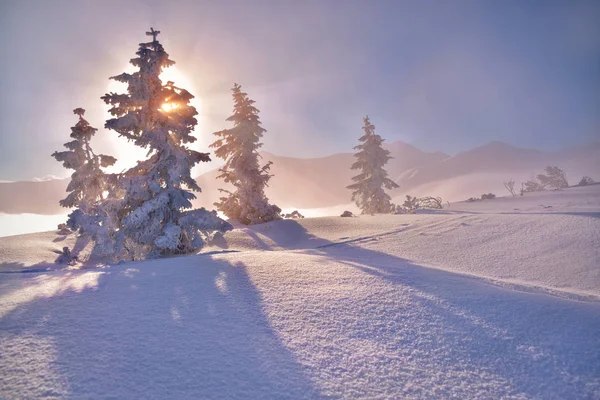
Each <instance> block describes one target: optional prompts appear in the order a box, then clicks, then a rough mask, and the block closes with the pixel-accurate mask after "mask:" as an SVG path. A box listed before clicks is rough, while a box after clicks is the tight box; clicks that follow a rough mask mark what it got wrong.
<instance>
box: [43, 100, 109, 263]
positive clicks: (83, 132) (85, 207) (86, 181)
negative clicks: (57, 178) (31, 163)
mask: <svg viewBox="0 0 600 400" xmlns="http://www.w3.org/2000/svg"><path fill="white" fill-rule="evenodd" d="M73 113H75V115H77V116H79V121H78V122H77V124H76V125H75V126H73V127H71V135H70V136H71V137H72V138H73V139H74V140H72V141H70V142H68V143H65V147H66V148H67V149H69V150H68V151H61V152H58V151H57V152H54V153H53V154H52V157H54V158H56V160H57V161H60V162H62V163H63V165H64V167H65V168H68V169H73V170H75V172H73V174H72V175H71V181H70V182H69V185H68V186H67V192H69V194H68V195H67V197H66V198H65V199H63V200H61V201H60V205H61V206H63V207H67V208H76V210H74V211H73V212H72V213H71V214H69V219H68V221H67V226H68V227H69V228H71V229H73V230H77V231H80V232H82V233H86V234H88V235H89V236H90V238H91V239H92V240H94V242H95V246H94V250H93V252H92V255H98V256H103V255H105V254H107V253H112V245H113V241H112V238H111V237H112V234H113V231H112V230H111V229H110V225H111V224H110V215H109V214H108V213H107V211H106V206H107V205H106V204H105V203H106V202H107V201H109V200H108V198H107V197H109V196H111V195H113V194H114V190H115V189H114V187H113V184H112V179H111V178H110V176H109V175H106V174H104V172H103V171H102V168H105V167H109V166H111V165H113V164H114V163H115V162H116V161H117V160H116V159H115V158H114V157H111V156H106V155H103V154H95V153H94V152H93V150H92V148H91V146H90V140H91V139H92V136H94V134H95V133H96V131H97V129H96V128H93V127H92V126H90V124H89V123H88V122H87V121H86V120H85V119H84V118H83V115H84V114H85V110H84V109H82V108H76V109H75V110H73Z"/></svg>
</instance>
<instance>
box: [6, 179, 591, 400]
mask: <svg viewBox="0 0 600 400" xmlns="http://www.w3.org/2000/svg"><path fill="white" fill-rule="evenodd" d="M225 238H226V240H225V241H222V242H220V243H215V244H214V245H213V246H211V247H208V248H206V249H205V250H204V251H203V254H199V255H195V256H189V257H177V258H170V259H163V260H153V261H145V262H133V263H124V264H120V265H111V266H88V267H86V268H82V269H79V270H72V269H57V268H56V267H55V266H54V265H53V264H51V262H52V261H53V260H54V258H55V257H56V254H55V253H53V250H58V249H60V248H62V247H63V246H65V245H68V246H71V247H73V246H74V245H75V246H78V247H81V248H84V246H85V243H76V239H75V238H70V237H62V236H58V235H56V234H55V233H53V232H48V233H39V234H30V235H22V236H11V237H6V238H2V239H0V271H1V272H0V398H109V397H112V398H148V399H151V398H156V399H162V398H203V399H210V398H219V399H221V398H230V399H236V398H240V399H242V398H243V399H249V398H252V399H261V398H269V399H270V398H277V399H285V398H294V399H295V398H460V399H488V398H489V399H496V398H515V399H517V398H518V399H520V398H536V399H596V398H600V301H599V300H600V250H599V249H600V186H595V187H589V188H574V189H568V190H564V191H560V192H548V193H541V194H529V195H527V196H525V197H516V198H499V199H495V200H487V201H481V202H475V203H455V204H451V206H450V209H449V210H444V211H443V212H440V213H434V214H417V215H397V216H375V217H371V216H361V217H358V218H340V217H326V218H310V219H308V218H307V219H304V220H285V221H277V222H273V223H269V224H264V225H258V226H252V227H240V228H238V229H236V230H234V231H233V232H229V233H228V234H226V236H225ZM82 254H85V251H83V253H82ZM47 269H49V270H47Z"/></svg>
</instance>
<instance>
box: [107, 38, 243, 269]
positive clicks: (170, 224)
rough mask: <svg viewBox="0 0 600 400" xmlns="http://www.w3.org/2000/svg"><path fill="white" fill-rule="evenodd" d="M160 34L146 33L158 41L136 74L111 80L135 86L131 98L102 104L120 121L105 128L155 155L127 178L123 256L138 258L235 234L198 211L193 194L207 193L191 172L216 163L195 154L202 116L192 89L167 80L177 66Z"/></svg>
mask: <svg viewBox="0 0 600 400" xmlns="http://www.w3.org/2000/svg"><path fill="white" fill-rule="evenodd" d="M159 33H160V32H159V31H155V30H154V29H152V28H151V29H150V32H146V34H147V35H148V36H152V41H150V42H147V43H141V44H140V47H139V50H138V51H137V53H136V54H137V57H136V58H133V59H132V60H131V61H130V63H131V64H132V65H134V66H135V67H137V68H138V70H137V71H136V72H134V73H131V74H129V73H123V74H121V75H117V76H113V77H112V78H111V79H114V80H116V81H118V82H123V83H125V84H127V93H122V94H117V93H108V94H106V95H105V96H103V97H102V99H103V100H104V101H105V103H106V104H109V105H110V106H111V108H110V110H109V112H110V114H111V115H112V116H113V118H111V119H109V120H107V121H106V124H105V127H106V128H108V129H111V130H114V131H116V132H117V133H118V134H119V135H120V136H123V137H125V138H126V139H128V140H130V141H132V142H133V143H134V144H135V145H137V146H139V147H142V148H144V149H146V150H148V158H147V159H145V160H141V161H139V162H138V163H137V165H136V166H134V167H132V168H131V169H129V170H127V171H125V172H124V173H123V174H122V175H121V176H120V177H119V185H120V186H121V188H122V190H123V200H122V202H121V204H120V205H119V210H118V212H117V213H118V215H119V234H118V238H117V239H118V241H117V243H118V249H117V250H121V249H125V251H126V252H127V253H128V254H129V256H130V257H133V258H145V257H158V256H163V255H170V254H179V253H188V252H192V251H196V250H198V249H200V248H201V247H202V246H203V245H204V243H205V238H206V237H207V236H209V235H210V234H212V233H214V232H215V231H220V232H224V231H227V230H230V229H232V227H231V225H230V224H228V223H227V222H225V221H223V220H222V219H220V218H219V217H218V216H217V214H216V212H215V211H207V210H205V209H204V208H202V209H197V210H190V208H191V207H192V203H191V200H193V199H195V198H196V196H195V195H194V194H193V193H192V192H191V191H200V187H198V184H197V183H196V181H195V180H194V179H193V178H192V177H191V169H192V167H193V166H194V165H196V164H197V163H199V162H208V161H210V157H209V155H208V153H200V152H198V151H195V150H192V149H190V148H189V147H188V145H189V144H191V143H193V142H195V141H196V138H195V137H194V136H192V131H193V130H194V128H195V126H196V124H197V120H196V118H195V116H196V115H197V114H198V113H197V111H196V108H195V107H193V106H192V105H190V104H189V102H190V100H191V99H192V98H193V96H192V95H191V94H190V93H189V92H188V91H187V90H185V89H182V88H179V87H176V86H175V84H174V83H173V82H167V83H166V84H163V82H162V80H161V78H160V74H161V72H162V70H163V69H164V68H167V67H169V66H171V65H173V64H174V61H172V60H170V59H169V55H168V54H167V53H166V52H165V50H164V48H163V46H162V45H161V44H160V42H159V41H158V40H157V39H156V36H157V35H158V34H159Z"/></svg>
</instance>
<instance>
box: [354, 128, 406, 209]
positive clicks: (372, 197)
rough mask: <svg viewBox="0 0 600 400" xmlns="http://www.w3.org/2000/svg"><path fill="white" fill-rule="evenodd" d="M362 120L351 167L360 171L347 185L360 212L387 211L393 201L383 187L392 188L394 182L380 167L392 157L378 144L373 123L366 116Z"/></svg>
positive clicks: (381, 140) (391, 207) (377, 136)
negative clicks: (361, 131)
mask: <svg viewBox="0 0 600 400" xmlns="http://www.w3.org/2000/svg"><path fill="white" fill-rule="evenodd" d="M363 121H364V125H363V131H364V134H363V136H361V137H360V139H358V140H359V141H360V144H359V145H358V146H355V147H354V149H355V150H357V152H356V154H355V155H354V156H355V157H356V158H357V160H356V162H355V163H354V164H352V167H351V169H353V170H354V169H356V170H359V171H360V173H359V174H358V175H356V176H355V177H353V178H352V180H353V181H354V182H355V183H353V184H352V185H350V186H348V187H347V188H348V189H350V190H352V201H354V202H355V203H356V205H357V206H358V208H360V210H361V212H362V214H377V213H389V212H392V211H393V204H392V202H391V198H390V196H389V195H388V194H387V193H386V192H385V190H384V189H395V188H397V187H398V185H397V184H396V183H394V182H393V181H392V180H391V179H389V178H388V177H387V176H388V174H387V172H386V170H385V169H384V168H383V167H384V165H385V164H386V163H387V162H388V160H389V159H391V158H392V157H390V152H389V151H387V150H385V149H384V148H383V147H382V146H381V145H382V143H383V139H382V138H381V136H379V135H377V134H375V126H374V125H373V124H371V121H369V117H368V116H366V117H365V118H364V120H363Z"/></svg>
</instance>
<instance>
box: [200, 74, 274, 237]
mask: <svg viewBox="0 0 600 400" xmlns="http://www.w3.org/2000/svg"><path fill="white" fill-rule="evenodd" d="M232 91H233V102H234V108H233V115H232V116H230V117H229V118H227V121H231V122H233V128H230V129H224V130H222V131H218V132H215V133H214V135H215V136H217V137H219V139H218V140H216V141H215V142H214V143H213V144H212V145H211V146H210V147H213V148H216V149H217V150H216V151H215V155H216V156H217V157H219V158H222V159H224V160H225V165H224V166H223V168H221V169H220V170H219V171H220V172H221V174H220V175H219V176H218V178H220V179H223V180H224V181H225V182H226V183H230V184H232V185H233V187H234V190H233V191H232V192H231V191H228V190H224V189H221V191H222V192H223V193H225V194H226V195H225V196H223V197H221V199H220V202H218V203H215V205H216V206H217V208H218V209H219V210H220V211H222V212H223V214H225V215H226V216H227V217H228V218H229V219H231V220H235V221H239V222H241V223H242V224H245V225H249V224H258V223H263V222H269V221H273V220H276V219H280V218H281V216H280V213H281V209H280V208H279V207H277V206H276V205H273V204H269V200H268V199H267V196H266V195H265V186H267V183H268V182H269V179H270V178H271V175H269V169H270V167H271V162H268V163H266V164H265V165H263V166H262V167H261V166H260V165H259V157H260V155H259V154H258V149H260V147H261V146H262V143H260V139H261V138H262V137H263V134H264V133H265V132H266V130H265V129H264V128H263V127H262V126H261V123H260V119H259V116H258V113H259V111H258V109H256V107H254V105H253V104H254V100H251V99H250V98H248V94H247V93H244V92H242V88H241V86H240V85H238V84H237V83H236V84H235V85H234V86H233V89H232Z"/></svg>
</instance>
